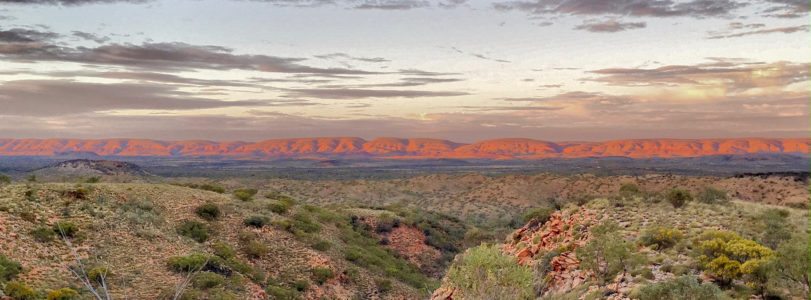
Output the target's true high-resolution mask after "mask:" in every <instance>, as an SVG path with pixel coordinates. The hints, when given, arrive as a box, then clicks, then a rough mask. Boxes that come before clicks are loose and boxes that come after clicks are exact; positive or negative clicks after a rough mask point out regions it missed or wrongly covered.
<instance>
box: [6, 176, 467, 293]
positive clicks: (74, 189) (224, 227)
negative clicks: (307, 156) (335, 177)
mask: <svg viewBox="0 0 811 300" xmlns="http://www.w3.org/2000/svg"><path fill="white" fill-rule="evenodd" d="M224 192H225V191H223V190H217V189H214V188H210V187H208V186H194V188H189V187H183V186H176V185H164V184H142V183H137V184H124V183H94V184H80V185H77V184H59V183H34V182H29V183H25V184H16V183H15V184H10V185H3V183H0V291H2V292H0V299H4V300H5V299H8V298H4V297H3V294H5V295H6V296H10V297H11V299H44V298H45V296H47V295H52V294H53V295H54V297H55V295H57V294H59V293H76V292H78V293H79V294H80V296H81V299H85V298H88V297H90V296H91V295H90V292H89V290H88V289H86V288H84V287H83V286H82V284H81V281H80V278H76V276H75V275H73V274H72V273H71V271H70V270H80V269H84V274H87V275H86V276H84V275H83V276H81V277H83V278H84V279H83V280H87V281H88V282H89V283H90V284H91V285H92V286H94V288H96V289H97V290H99V291H102V290H103V287H102V285H101V279H102V276H103V277H104V278H106V279H105V282H106V285H108V286H109V292H110V294H111V295H112V296H113V297H114V298H130V299H172V298H173V297H174V295H175V293H177V292H178V291H179V290H182V292H181V293H182V294H183V297H182V298H181V299H418V298H424V297H426V296H427V294H428V293H429V291H430V290H432V289H434V288H436V286H437V282H438V281H437V279H438V278H439V276H442V274H443V273H444V272H442V271H439V272H437V270H438V269H439V270H444V268H445V264H447V262H449V260H450V259H449V258H452V257H453V256H454V255H455V254H456V253H457V252H456V251H458V249H459V247H460V246H461V242H460V241H459V240H458V238H461V236H462V235H463V234H464V232H465V231H466V227H465V226H464V225H461V224H459V223H458V222H456V221H453V220H451V219H447V218H444V219H443V218H441V217H433V216H434V215H432V214H423V213H416V212H413V211H410V210H403V209H400V210H392V211H387V210H380V209H377V210H369V209H352V208H342V207H331V208H330V209H325V208H320V207H316V206H310V205H304V204H300V203H299V202H298V201H296V200H295V199H293V198H290V197H288V196H285V195H283V194H279V193H270V192H268V193H257V191H255V190H250V189H236V190H233V191H231V192H232V193H224ZM456 231H459V232H461V233H459V232H456ZM426 234H429V235H431V237H430V238H429V237H428V236H426ZM432 238H433V239H434V240H432ZM438 238H441V240H438ZM384 240H385V242H384ZM443 241H444V242H446V243H447V244H443V243H441V242H443ZM434 245H437V246H442V247H443V248H442V249H440V248H438V247H437V246H434ZM73 252H75V254H74V253H73ZM417 252H419V253H430V255H428V256H421V255H419V253H417ZM77 259H79V260H77ZM80 273H81V272H80ZM184 282H185V283H184ZM183 285H186V288H185V289H179V286H183ZM26 295H28V296H30V297H31V298H25V297H28V296H26ZM49 299H50V298H49ZM55 299H73V298H55Z"/></svg>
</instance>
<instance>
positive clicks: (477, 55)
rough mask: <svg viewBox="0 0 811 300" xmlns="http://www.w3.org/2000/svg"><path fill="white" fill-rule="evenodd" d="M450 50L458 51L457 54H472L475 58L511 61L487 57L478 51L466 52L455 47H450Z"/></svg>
mask: <svg viewBox="0 0 811 300" xmlns="http://www.w3.org/2000/svg"><path fill="white" fill-rule="evenodd" d="M451 50H453V51H454V52H456V53H459V54H465V55H470V56H473V57H476V58H480V59H484V60H489V61H494V62H500V63H510V62H511V61H509V60H506V59H498V58H492V57H489V56H487V55H484V54H480V53H468V52H464V51H462V50H459V48H456V47H451Z"/></svg>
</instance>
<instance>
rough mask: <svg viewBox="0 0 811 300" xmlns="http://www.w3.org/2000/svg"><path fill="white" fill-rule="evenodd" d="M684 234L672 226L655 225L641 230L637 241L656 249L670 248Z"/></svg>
mask: <svg viewBox="0 0 811 300" xmlns="http://www.w3.org/2000/svg"><path fill="white" fill-rule="evenodd" d="M682 238H684V234H683V233H682V232H681V231H680V230H678V229H674V228H667V227H662V226H655V227H653V228H649V229H647V230H645V231H643V232H642V235H641V236H640V237H639V242H640V243H641V244H642V245H645V246H655V247H656V249H657V250H662V249H665V248H670V247H673V246H674V245H676V243H678V242H679V241H681V239H682Z"/></svg>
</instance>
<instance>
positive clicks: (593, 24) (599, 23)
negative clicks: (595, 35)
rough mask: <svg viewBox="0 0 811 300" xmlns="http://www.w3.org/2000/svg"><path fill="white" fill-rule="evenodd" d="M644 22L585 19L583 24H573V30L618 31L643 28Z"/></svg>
mask: <svg viewBox="0 0 811 300" xmlns="http://www.w3.org/2000/svg"><path fill="white" fill-rule="evenodd" d="M645 26H646V24H645V22H622V21H619V20H614V19H608V20H594V19H591V20H585V21H583V24H580V25H578V26H575V27H574V29H575V30H586V31H590V32H618V31H625V30H630V29H639V28H645Z"/></svg>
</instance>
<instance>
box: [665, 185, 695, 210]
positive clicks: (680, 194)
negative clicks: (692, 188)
mask: <svg viewBox="0 0 811 300" xmlns="http://www.w3.org/2000/svg"><path fill="white" fill-rule="evenodd" d="M665 199H667V202H670V204H672V205H673V207H675V208H680V207H682V206H684V205H685V204H687V202H688V201H692V200H693V195H692V194H690V192H688V191H686V190H682V189H672V190H670V191H668V192H667V195H666V196H665Z"/></svg>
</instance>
